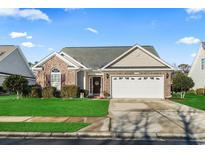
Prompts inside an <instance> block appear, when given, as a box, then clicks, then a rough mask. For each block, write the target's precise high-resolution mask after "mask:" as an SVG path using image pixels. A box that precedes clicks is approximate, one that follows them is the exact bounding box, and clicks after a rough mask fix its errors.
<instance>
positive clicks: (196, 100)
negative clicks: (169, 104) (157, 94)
mask: <svg viewBox="0 0 205 154" xmlns="http://www.w3.org/2000/svg"><path fill="white" fill-rule="evenodd" d="M171 100H173V101H175V102H177V103H180V104H184V105H188V106H191V107H194V108H197V109H200V110H204V111H205V96H199V95H195V94H186V95H185V98H184V99H180V98H179V95H174V96H173V97H172V99H171Z"/></svg>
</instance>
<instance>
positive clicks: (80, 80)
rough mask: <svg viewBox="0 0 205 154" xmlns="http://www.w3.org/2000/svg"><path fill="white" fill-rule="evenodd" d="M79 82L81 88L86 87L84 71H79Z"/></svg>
mask: <svg viewBox="0 0 205 154" xmlns="http://www.w3.org/2000/svg"><path fill="white" fill-rule="evenodd" d="M77 78H78V79H77V84H78V86H79V87H80V89H83V88H84V87H83V86H84V71H79V72H78V73H77Z"/></svg>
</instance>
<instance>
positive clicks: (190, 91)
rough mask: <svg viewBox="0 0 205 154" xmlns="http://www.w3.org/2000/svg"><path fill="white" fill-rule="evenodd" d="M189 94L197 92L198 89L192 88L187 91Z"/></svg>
mask: <svg viewBox="0 0 205 154" xmlns="http://www.w3.org/2000/svg"><path fill="white" fill-rule="evenodd" d="M187 94H196V91H195V90H193V89H191V90H189V91H187Z"/></svg>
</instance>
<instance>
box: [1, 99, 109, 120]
mask: <svg viewBox="0 0 205 154" xmlns="http://www.w3.org/2000/svg"><path fill="white" fill-rule="evenodd" d="M108 105H109V101H108V100H92V99H61V98H51V99H40V98H22V99H19V100H17V99H16V98H15V96H0V116H95V117H96V116H106V115H107V114H108Z"/></svg>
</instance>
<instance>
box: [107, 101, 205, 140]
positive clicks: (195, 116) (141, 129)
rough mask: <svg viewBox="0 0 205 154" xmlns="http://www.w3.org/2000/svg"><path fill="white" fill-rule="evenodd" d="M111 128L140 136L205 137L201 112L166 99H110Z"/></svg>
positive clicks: (204, 117) (116, 131)
mask: <svg viewBox="0 0 205 154" xmlns="http://www.w3.org/2000/svg"><path fill="white" fill-rule="evenodd" d="M109 114H110V116H111V119H112V120H111V132H113V133H119V134H120V133H129V134H133V137H134V136H141V137H142V138H147V139H149V138H151V136H153V134H155V136H160V137H163V136H164V137H168V136H169V137H184V138H186V139H189V138H190V139H193V138H199V137H202V136H203V137H205V112H203V111H199V110H196V109H193V108H191V107H188V106H185V105H180V104H177V103H174V102H171V101H168V100H137V99H112V100H111V101H110V107H109Z"/></svg>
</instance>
